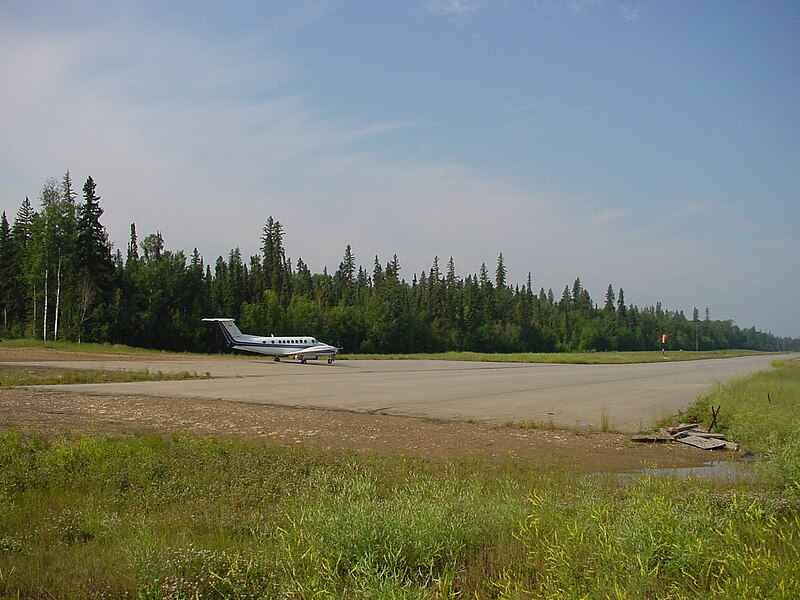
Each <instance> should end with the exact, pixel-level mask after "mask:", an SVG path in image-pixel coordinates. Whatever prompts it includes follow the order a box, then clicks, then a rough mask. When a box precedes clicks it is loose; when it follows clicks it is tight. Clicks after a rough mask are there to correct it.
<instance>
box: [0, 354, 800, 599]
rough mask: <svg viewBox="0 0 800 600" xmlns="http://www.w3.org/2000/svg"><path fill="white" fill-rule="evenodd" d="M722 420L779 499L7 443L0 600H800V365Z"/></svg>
mask: <svg viewBox="0 0 800 600" xmlns="http://www.w3.org/2000/svg"><path fill="white" fill-rule="evenodd" d="M767 394H769V396H767ZM768 398H769V399H768ZM712 404H713V405H714V406H720V405H721V406H722V409H721V412H720V427H721V428H725V429H726V430H727V431H728V432H731V434H733V432H737V433H738V435H740V436H742V437H741V438H740V439H742V441H743V443H745V442H744V440H749V441H748V442H747V444H752V445H753V446H752V447H753V448H760V449H761V452H763V453H765V454H767V455H768V456H769V457H770V458H771V460H770V461H768V463H767V464H769V465H771V466H770V467H769V469H767V470H766V471H765V472H764V473H765V478H764V480H763V481H756V482H740V483H718V482H717V483H711V482H703V481H681V480H676V479H670V478H665V477H658V478H651V477H642V478H639V479H633V480H627V481H620V480H618V479H615V478H611V477H596V476H595V477H592V476H584V475H579V474H577V473H573V472H571V471H569V470H564V469H539V468H537V466H536V465H534V464H531V463H529V462H522V461H511V460H505V461H489V460H480V459H474V458H471V459H462V460H452V459H451V460H422V459H407V458H404V457H402V456H384V457H375V456H372V457H371V456H366V455H363V454H357V453H354V452H344V451H337V452H331V451H322V450H312V449H309V448H283V447H277V446H269V445H264V444H262V443H257V442H244V441H236V440H224V441H223V440H219V439H215V438H209V437H196V436H183V435H180V436H179V435H155V434H148V433H139V434H130V435H117V436H98V435H73V436H66V437H43V436H40V435H37V434H35V433H31V432H21V431H16V430H6V431H4V432H1V433H0V597H3V598H6V597H8V598H15V597H58V598H67V599H69V598H85V597H106V598H108V597H112V598H113V597H139V598H148V599H160V598H176V599H183V598H186V599H188V598H195V597H202V598H231V597H237V598H253V597H255V598H259V597H263V598H273V597H287V598H311V597H322V598H401V597H402V598H497V599H509V600H510V599H516V598H565V599H566V598H617V599H619V598H632V599H633V598H675V599H678V598H700V599H705V598H708V599H722V598H797V597H800V578H798V576H797V565H798V564H800V486H798V482H800V471H798V470H797V469H796V465H798V464H800V453H798V452H797V451H798V449H800V443H799V442H798V435H800V434H798V432H800V427H798V425H800V422H798V419H800V416H798V413H800V410H798V409H800V363H799V362H798V361H791V362H789V361H784V362H781V363H778V365H777V368H776V369H775V370H773V371H771V372H765V373H758V374H755V375H753V376H751V377H747V378H743V379H740V380H737V381H735V382H731V383H730V384H727V385H724V386H720V387H718V388H717V389H716V390H715V391H714V392H713V393H712V394H711V395H709V396H708V397H706V398H703V399H701V400H700V401H699V402H698V404H697V406H696V407H694V408H693V411H694V412H695V413H696V414H697V415H698V416H705V415H706V414H709V415H710V410H708V409H709V408H710V406H711V405H712ZM537 426H538V425H537ZM601 428H602V423H601ZM765 435H766V441H764V440H765V437H764V436H765ZM757 444H763V445H761V446H758V445H757ZM770 469H774V470H772V471H771V470H770Z"/></svg>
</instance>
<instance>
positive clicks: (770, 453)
mask: <svg viewBox="0 0 800 600" xmlns="http://www.w3.org/2000/svg"><path fill="white" fill-rule="evenodd" d="M774 366H775V368H774V369H773V370H771V371H763V372H760V373H755V374H753V375H752V376H750V377H742V378H739V379H736V380H734V381H732V382H730V383H727V384H724V385H720V386H717V387H716V389H715V390H714V391H713V392H712V393H711V394H709V395H708V396H704V397H702V398H700V399H699V400H698V402H697V403H696V404H695V405H694V406H693V407H692V408H691V409H690V410H689V411H688V412H687V414H686V415H684V416H683V418H686V419H689V418H691V419H697V420H698V422H701V423H705V424H706V425H710V422H711V407H712V406H713V407H715V408H717V407H719V409H720V410H719V417H718V419H717V422H716V425H715V428H716V430H718V431H722V432H725V433H726V434H727V435H728V437H729V438H730V439H732V440H735V441H736V442H738V443H739V444H741V445H742V448H743V449H746V450H750V451H752V452H754V453H756V454H759V455H762V456H764V457H767V458H769V459H770V460H768V461H766V462H765V464H764V474H765V478H766V480H767V482H768V483H769V484H770V485H771V486H773V487H778V488H784V489H785V490H787V491H798V490H797V482H800V360H791V361H789V360H782V361H776V363H775V365H774Z"/></svg>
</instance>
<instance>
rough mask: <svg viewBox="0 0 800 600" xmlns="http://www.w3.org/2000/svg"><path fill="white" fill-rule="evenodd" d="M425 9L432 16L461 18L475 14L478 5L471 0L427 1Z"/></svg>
mask: <svg viewBox="0 0 800 600" xmlns="http://www.w3.org/2000/svg"><path fill="white" fill-rule="evenodd" d="M425 7H426V8H427V9H428V10H429V11H430V12H432V13H433V14H437V15H447V16H457V17H463V16H466V15H468V14H470V13H472V12H475V11H476V10H477V8H478V5H477V3H476V2H474V1H473V0H427V1H426V2H425Z"/></svg>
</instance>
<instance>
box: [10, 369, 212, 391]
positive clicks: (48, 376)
mask: <svg viewBox="0 0 800 600" xmlns="http://www.w3.org/2000/svg"><path fill="white" fill-rule="evenodd" d="M210 378H211V374H210V373H205V374H203V375H198V374H197V373H190V372H188V371H180V372H176V373H170V372H166V373H165V372H163V371H158V372H156V373H152V372H150V371H149V370H148V369H145V370H142V371H126V370H122V371H106V370H104V369H28V368H18V369H11V370H0V388H8V387H15V386H26V385H61V384H75V383H128V382H133V381H175V380H185V379H210Z"/></svg>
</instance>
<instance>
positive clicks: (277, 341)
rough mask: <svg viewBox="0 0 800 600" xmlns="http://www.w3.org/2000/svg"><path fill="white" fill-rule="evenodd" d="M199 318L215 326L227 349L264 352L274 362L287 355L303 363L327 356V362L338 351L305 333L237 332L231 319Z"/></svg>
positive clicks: (329, 361)
mask: <svg viewBox="0 0 800 600" xmlns="http://www.w3.org/2000/svg"><path fill="white" fill-rule="evenodd" d="M203 321H206V322H209V323H216V324H217V325H219V328H220V331H221V332H222V336H223V337H224V338H225V342H226V343H227V346H228V349H229V350H241V351H243V352H253V353H255V354H265V355H268V356H272V357H273V359H274V360H275V361H279V360H280V359H281V358H287V359H294V360H299V361H300V362H302V363H305V362H306V361H307V360H315V359H318V358H327V359H328V364H330V363H332V362H333V359H334V357H335V356H336V354H337V353H338V352H339V348H337V347H336V346H331V345H329V344H324V343H322V342H320V341H318V340H317V339H316V338H313V337H311V336H307V335H286V336H276V335H271V336H269V337H266V336H258V335H249V334H246V333H242V332H241V331H239V328H238V327H237V326H236V323H234V320H233V319H227V318H213V319H203Z"/></svg>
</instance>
